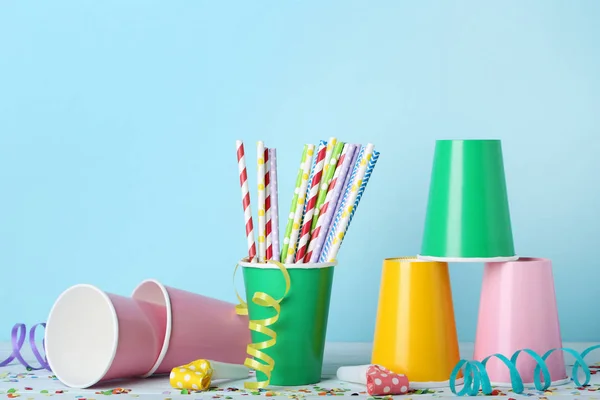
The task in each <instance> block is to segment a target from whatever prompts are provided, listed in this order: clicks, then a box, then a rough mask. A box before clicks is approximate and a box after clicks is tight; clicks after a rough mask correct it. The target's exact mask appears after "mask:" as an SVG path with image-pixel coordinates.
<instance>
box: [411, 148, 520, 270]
mask: <svg viewBox="0 0 600 400" xmlns="http://www.w3.org/2000/svg"><path fill="white" fill-rule="evenodd" d="M419 258H420V259H423V260H430V261H444V262H461V261H462V262H464V261H472V262H491V261H512V260H516V259H517V258H518V257H517V256H516V255H515V250H514V244H513V235H512V228H511V222H510V211H509V207H508V195H507V191H506V181H505V176H504V164H503V159H502V145H501V143H500V140H438V141H437V142H436V146H435V156H434V160H433V170H432V173H431V183H430V188H429V203H428V206H427V216H426V219H425V229H424V234H423V242H422V247H421V254H420V255H419Z"/></svg>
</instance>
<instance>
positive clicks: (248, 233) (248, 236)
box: [235, 140, 256, 262]
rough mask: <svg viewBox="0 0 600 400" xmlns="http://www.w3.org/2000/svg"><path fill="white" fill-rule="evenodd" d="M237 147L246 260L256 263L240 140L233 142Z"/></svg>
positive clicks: (242, 149) (246, 179)
mask: <svg viewBox="0 0 600 400" xmlns="http://www.w3.org/2000/svg"><path fill="white" fill-rule="evenodd" d="M235 145H236V147H237V160H238V171H239V174H240V187H241V189H242V206H243V208H244V219H245V221H246V239H247V240H248V259H249V260H250V261H251V262H255V261H256V243H255V242H254V226H253V224H252V210H251V209H250V188H249V186H248V172H247V170H246V156H245V153H244V143H243V142H242V141H241V140H237V141H236V142H235Z"/></svg>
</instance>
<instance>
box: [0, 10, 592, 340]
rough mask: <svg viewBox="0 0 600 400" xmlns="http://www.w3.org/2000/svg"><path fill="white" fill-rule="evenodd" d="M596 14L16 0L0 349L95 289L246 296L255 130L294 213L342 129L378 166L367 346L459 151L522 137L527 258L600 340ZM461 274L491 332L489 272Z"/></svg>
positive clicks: (517, 178)
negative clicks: (445, 153) (151, 285)
mask: <svg viewBox="0 0 600 400" xmlns="http://www.w3.org/2000/svg"><path fill="white" fill-rule="evenodd" d="M598 21H600V2H597V1H576V2H575V1H573V2H568V1H527V2H523V1H512V2H511V1H508V2H507V1H504V2H500V1H498V2H491V1H485V2H483V1H448V2H442V1H422V0H421V1H413V2H406V1H405V2H401V1H372V2H367V1H325V2H323V1H283V2H267V1H247V2H242V1H239V2H228V1H218V2H217V1H213V2H209V1H148V0H144V1H141V0H140V1H123V0H107V1H85V0H72V1H51V2H28V1H17V0H15V1H4V2H2V3H1V4H0V190H1V195H0V218H1V219H0V268H1V275H0V276H1V278H2V292H1V294H0V310H1V314H0V316H1V318H0V340H6V339H8V337H9V330H10V328H11V326H12V325H13V324H14V323H15V322H17V321H24V322H27V323H29V324H31V323H34V322H38V321H42V320H44V319H45V318H46V316H47V314H48V312H49V309H50V307H51V305H52V303H53V302H54V300H55V299H56V297H57V296H58V295H59V293H60V292H61V291H63V290H64V289H66V288H67V287H69V286H70V285H73V284H76V283H81V282H88V283H93V284H95V285H98V286H100V287H102V288H103V289H105V290H107V291H111V292H116V293H121V294H129V293H130V292H131V290H132V289H133V288H134V287H135V286H136V284H137V283H138V282H139V281H141V280H142V279H144V278H148V277H155V278H158V279H160V280H162V281H164V282H165V283H166V284H169V285H172V286H177V287H180V288H184V289H189V290H194V291H198V292H200V293H203V294H205V295H209V296H214V297H218V298H221V299H226V300H230V301H234V299H235V297H234V294H233V288H232V278H231V274H232V270H233V267H234V265H235V263H236V261H237V260H238V259H239V258H240V257H241V256H243V255H244V254H245V251H246V242H245V239H244V231H243V214H242V209H241V201H240V192H239V187H238V176H237V164H236V160H235V151H234V148H235V143H234V142H235V140H236V139H238V138H239V139H242V140H244V141H245V142H246V143H247V146H248V153H250V155H249V157H248V158H249V163H251V165H252V166H254V160H255V156H254V147H253V146H254V143H255V142H256V141H257V140H261V139H262V140H264V141H265V142H266V144H267V145H269V146H272V147H276V148H277V149H278V153H279V165H280V169H279V175H280V207H281V209H282V215H285V214H286V213H287V209H288V208H289V203H290V199H291V193H292V188H293V184H294V182H293V181H294V178H295V173H296V168H297V166H298V161H299V157H300V152H301V149H302V145H303V144H304V143H306V142H309V143H318V141H319V139H327V138H328V137H330V136H337V137H338V138H339V139H340V140H343V141H349V142H359V143H363V144H366V142H373V143H374V144H375V145H376V148H377V149H378V150H380V151H381V157H380V159H379V163H378V164H377V168H376V170H375V173H374V174H373V178H372V180H371V182H370V184H369V187H368V188H367V191H366V193H365V196H364V197H363V201H362V204H361V206H360V208H359V211H358V212H357V214H356V217H355V219H354V221H353V224H352V227H351V229H350V231H349V235H348V237H347V240H346V241H345V242H344V245H343V246H342V250H341V253H340V257H339V262H340V268H339V270H338V272H337V273H336V274H337V276H336V280H335V287H334V295H333V300H332V306H331V318H330V329H329V334H328V339H329V340H331V341H370V340H371V339H372V335H373V323H374V319H375V317H374V315H375V310H376V303H377V293H378V286H379V279H380V270H381V261H382V259H383V258H385V257H391V256H399V255H413V254H415V253H417V252H418V251H419V248H420V241H421V234H422V224H423V220H424V212H425V205H426V200H427V191H428V184H429V172H430V168H431V161H432V155H433V146H434V142H435V139H440V138H499V139H502V140H503V148H504V153H505V167H506V174H507V183H508V188H509V197H510V202H511V211H512V220H513V229H514V238H515V243H516V247H517V251H518V252H519V254H521V255H528V256H544V257H549V258H551V259H553V261H554V273H555V278H556V290H557V296H558V304H559V309H560V317H561V321H562V329H563V339H564V340H566V341H587V340H600V316H599V315H598V313H597V309H598V308H597V302H598V282H599V280H600V270H599V263H598V257H595V256H594V255H595V253H596V252H597V249H598V244H599V239H600V211H599V210H600V207H599V204H600V189H598V188H599V185H598V174H599V171H600V161H598V151H599V150H600V138H599V135H600V129H599V128H600V24H599V23H598ZM252 171H254V169H253V170H252ZM250 175H251V180H252V183H253V185H254V182H255V179H254V177H255V176H254V175H255V173H254V172H251V173H250ZM255 193H256V192H255V191H253V199H254V200H256V194H255ZM451 274H452V283H453V291H454V301H455V310H456V318H457V324H458V331H459V338H460V340H461V341H472V340H473V339H474V333H475V326H476V318H477V307H478V297H479V287H480V283H481V276H482V265H480V264H475V265H452V266H451ZM238 286H239V287H240V288H241V286H242V285H241V280H239V281H238ZM357 294H358V295H357Z"/></svg>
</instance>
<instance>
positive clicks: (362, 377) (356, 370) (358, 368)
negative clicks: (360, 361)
mask: <svg viewBox="0 0 600 400" xmlns="http://www.w3.org/2000/svg"><path fill="white" fill-rule="evenodd" d="M370 366H371V365H368V364H367V365H354V366H351V367H340V368H338V370H337V374H336V375H337V378H338V380H340V381H343V382H350V383H358V384H361V385H366V384H367V370H368V369H369V367H370Z"/></svg>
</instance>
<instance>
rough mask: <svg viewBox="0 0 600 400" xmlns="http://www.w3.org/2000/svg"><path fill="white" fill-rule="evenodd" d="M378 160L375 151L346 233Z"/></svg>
mask: <svg viewBox="0 0 600 400" xmlns="http://www.w3.org/2000/svg"><path fill="white" fill-rule="evenodd" d="M377 159H379V152H378V151H375V150H373V155H372V156H371V159H370V160H369V164H368V165H367V172H365V177H364V178H363V180H362V183H361V185H360V188H359V189H358V195H357V196H356V201H355V202H354V206H353V207H352V211H350V219H349V220H348V226H347V227H346V232H348V228H349V227H350V224H351V223H352V218H353V217H354V213H355V212H356V209H357V208H358V204H359V203H360V199H361V198H362V196H363V193H364V191H365V189H366V188H367V184H368V183H369V179H370V178H371V174H372V173H373V170H374V169H375V164H377ZM344 237H345V235H344Z"/></svg>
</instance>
